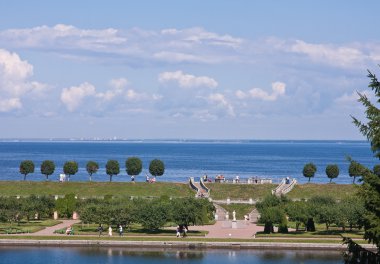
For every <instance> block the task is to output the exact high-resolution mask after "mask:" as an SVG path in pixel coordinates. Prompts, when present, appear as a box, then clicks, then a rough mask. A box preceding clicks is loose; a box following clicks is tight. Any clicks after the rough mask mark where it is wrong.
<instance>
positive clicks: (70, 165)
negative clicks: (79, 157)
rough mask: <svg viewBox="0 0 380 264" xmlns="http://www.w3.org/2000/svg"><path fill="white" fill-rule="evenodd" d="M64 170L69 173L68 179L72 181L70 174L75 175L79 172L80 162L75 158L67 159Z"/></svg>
mask: <svg viewBox="0 0 380 264" xmlns="http://www.w3.org/2000/svg"><path fill="white" fill-rule="evenodd" d="M63 172H64V173H65V174H67V175H69V178H68V180H69V181H70V176H71V175H75V174H76V173H77V172H78V163H77V162H76V161H73V160H70V161H66V162H65V164H64V165H63Z"/></svg>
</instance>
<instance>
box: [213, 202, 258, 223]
mask: <svg viewBox="0 0 380 264" xmlns="http://www.w3.org/2000/svg"><path fill="white" fill-rule="evenodd" d="M220 206H221V207H223V208H224V209H226V210H227V211H228V212H229V215H230V217H232V212H233V211H234V210H235V212H236V219H237V220H244V215H248V214H249V213H250V212H252V210H253V209H254V208H255V206H254V205H252V204H228V205H227V204H220Z"/></svg>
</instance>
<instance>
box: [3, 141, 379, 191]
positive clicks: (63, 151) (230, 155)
mask: <svg viewBox="0 0 380 264" xmlns="http://www.w3.org/2000/svg"><path fill="white" fill-rule="evenodd" d="M132 156H137V157H139V158H140V159H141V160H142V161H143V171H142V173H141V174H140V175H139V176H137V177H136V181H145V176H146V175H148V176H150V175H149V162H150V161H151V160H153V159H160V160H162V161H163V162H164V164H165V173H164V175H162V176H160V177H157V181H162V182H187V181H188V180H189V177H194V178H195V179H196V180H197V179H199V178H200V177H201V176H203V175H205V174H207V175H208V178H211V179H213V178H214V177H215V176H216V175H220V174H221V175H224V176H225V178H226V179H233V178H235V177H236V176H237V175H238V176H239V177H240V179H241V180H242V181H244V180H246V179H248V178H266V179H272V181H273V183H277V182H280V181H281V179H283V178H285V177H290V178H296V179H297V180H298V181H299V182H300V183H304V182H307V181H308V179H307V178H305V177H304V176H303V175H302V169H303V167H304V165H305V164H306V163H309V162H313V163H314V164H315V165H316V166H317V172H316V174H315V176H314V178H312V179H311V182H314V183H327V182H329V179H328V178H327V176H326V173H325V169H326V165H328V164H337V165H338V166H339V169H340V174H339V176H338V178H336V179H334V180H333V182H335V183H343V184H350V183H352V178H351V177H349V175H348V166H349V161H348V160H347V159H348V157H351V158H352V159H353V160H356V161H358V162H360V163H362V164H363V165H365V166H367V167H369V168H372V167H373V166H374V165H375V164H377V163H379V160H378V159H377V158H375V157H374V155H373V153H372V152H371V149H370V144H369V143H368V142H367V141H345V140H342V141H293V140H281V141H278V140H275V141H256V140H140V141H137V140H136V141H82V140H2V141H0V180H22V179H23V175H21V174H20V173H19V165H20V162H21V161H23V160H32V161H33V162H34V163H35V166H36V168H35V172H34V173H32V174H29V175H27V180H29V181H44V180H45V176H44V175H42V174H41V172H40V166H41V163H42V161H44V160H53V161H54V162H55V164H56V169H55V172H54V174H53V175H51V176H49V180H51V181H58V180H59V174H61V173H63V164H64V163H65V162H66V161H70V160H74V161H76V162H78V164H79V171H78V173H77V174H76V175H73V176H71V181H88V180H89V176H88V173H87V171H86V163H87V162H88V161H89V160H94V161H96V162H98V163H99V167H100V168H99V171H98V172H97V173H96V174H94V175H93V177H92V179H93V181H108V180H109V176H108V175H106V171H105V164H106V162H107V161H108V160H110V159H113V160H117V161H119V163H120V174H119V175H117V176H114V177H113V181H116V182H126V181H130V180H131V179H130V177H129V176H128V175H127V173H126V170H125V161H126V159H127V158H128V157H132Z"/></svg>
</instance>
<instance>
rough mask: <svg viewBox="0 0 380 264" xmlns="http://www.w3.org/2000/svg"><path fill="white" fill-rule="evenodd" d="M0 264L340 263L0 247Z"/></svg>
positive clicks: (294, 256) (290, 256) (307, 256)
mask: <svg viewBox="0 0 380 264" xmlns="http://www.w3.org/2000/svg"><path fill="white" fill-rule="evenodd" d="M0 263H14V264H18V263H20V264H21V263H22V264H25V263H28V264H38V263H57V264H61V263H62V264H63V263H70V264H75V263H78V264H84V263H91V264H97V263H106V264H116V263H137V264H145V263H168V264H172V263H191V264H198V263H216V264H223V263H239V264H244V263H247V264H248V263H250V264H251V263H256V264H264V263H265V264H268V263H270V264H272V263H273V264H274V263H276V264H285V263H299V264H301V263H302V264H316V263H328V264H336V263H342V257H341V252H339V251H307V250H294V251H290V250H278V249H275V250H228V249H226V250H195V249H183V250H182V249H181V250H176V249H160V248H151V249H149V248H125V247H0Z"/></svg>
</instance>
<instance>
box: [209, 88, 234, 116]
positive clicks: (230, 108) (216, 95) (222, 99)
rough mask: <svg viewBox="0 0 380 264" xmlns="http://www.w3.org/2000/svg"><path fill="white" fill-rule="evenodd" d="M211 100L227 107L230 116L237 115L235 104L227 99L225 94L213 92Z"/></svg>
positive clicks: (224, 107) (222, 106)
mask: <svg viewBox="0 0 380 264" xmlns="http://www.w3.org/2000/svg"><path fill="white" fill-rule="evenodd" d="M208 100H209V102H211V103H214V104H216V105H217V106H219V107H221V108H223V109H225V110H226V111H227V114H228V115H229V116H235V111H234V108H233V106H232V105H231V104H230V103H229V102H228V101H227V99H226V98H225V96H224V95H223V94H221V93H213V94H210V95H209V97H208Z"/></svg>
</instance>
